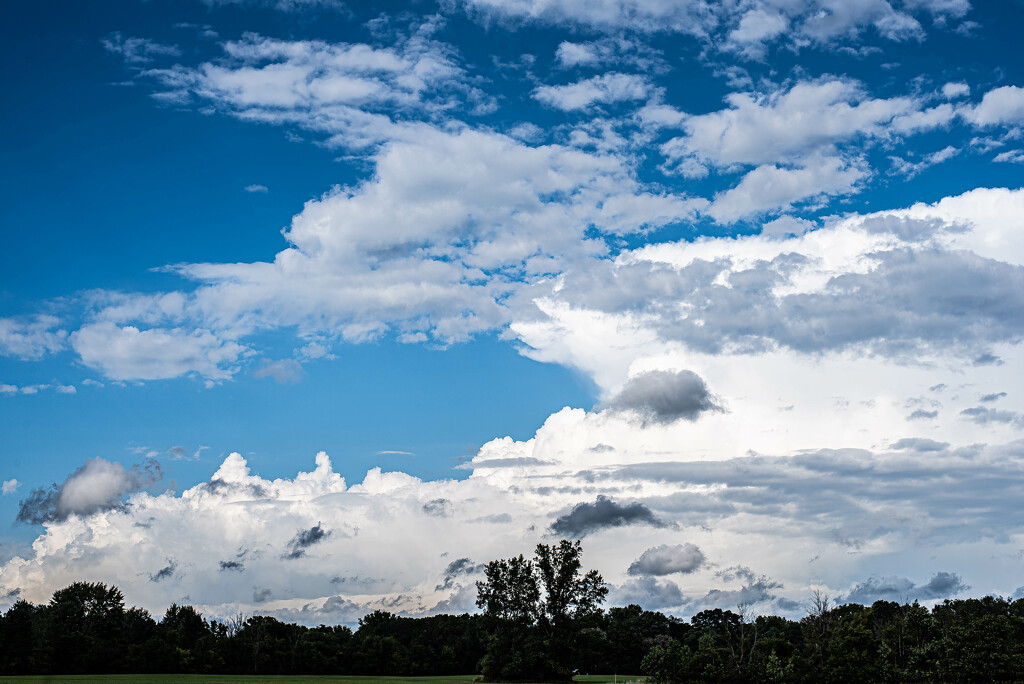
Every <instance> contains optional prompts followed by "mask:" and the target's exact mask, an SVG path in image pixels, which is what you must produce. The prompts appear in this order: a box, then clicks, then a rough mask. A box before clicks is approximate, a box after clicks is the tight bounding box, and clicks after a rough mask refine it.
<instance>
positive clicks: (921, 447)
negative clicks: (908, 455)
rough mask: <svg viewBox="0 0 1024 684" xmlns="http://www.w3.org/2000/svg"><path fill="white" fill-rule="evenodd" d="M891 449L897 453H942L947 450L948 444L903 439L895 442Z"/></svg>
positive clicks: (921, 439) (928, 440)
mask: <svg viewBox="0 0 1024 684" xmlns="http://www.w3.org/2000/svg"><path fill="white" fill-rule="evenodd" d="M892 448H893V449H896V450H898V451H903V450H909V451H921V452H928V451H942V450H943V449H948V448H949V442H937V441H935V440H934V439H926V438H924V437H904V438H903V439H900V440H897V441H896V442H895V443H894V444H893V445H892Z"/></svg>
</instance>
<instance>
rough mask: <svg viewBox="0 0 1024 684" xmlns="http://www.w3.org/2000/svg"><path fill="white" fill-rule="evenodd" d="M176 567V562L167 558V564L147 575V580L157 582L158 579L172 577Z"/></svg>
mask: <svg viewBox="0 0 1024 684" xmlns="http://www.w3.org/2000/svg"><path fill="white" fill-rule="evenodd" d="M177 569H178V565H177V563H175V562H174V561H173V560H170V559H168V561H167V565H165V566H164V567H163V568H161V569H160V570H157V571H156V572H155V573H153V574H152V575H150V576H149V581H150V582H159V581H160V580H165V579H169V578H171V577H174V572H175V571H176V570H177Z"/></svg>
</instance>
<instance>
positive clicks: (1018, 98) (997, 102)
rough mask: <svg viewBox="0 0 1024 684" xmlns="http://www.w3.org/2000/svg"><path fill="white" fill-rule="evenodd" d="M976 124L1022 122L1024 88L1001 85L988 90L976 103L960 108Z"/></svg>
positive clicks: (1023, 117)
mask: <svg viewBox="0 0 1024 684" xmlns="http://www.w3.org/2000/svg"><path fill="white" fill-rule="evenodd" d="M960 111H961V114H962V115H963V117H964V118H965V119H967V120H968V121H970V122H971V123H973V124H974V125H976V126H996V125H1000V124H1020V123H1021V122H1024V88H1018V87H1017V86H1002V87H999V88H995V89H993V90H990V91H988V92H987V93H985V95H984V96H983V97H982V98H981V102H979V103H978V104H977V105H973V106H966V107H964V108H963V109H961V110H960Z"/></svg>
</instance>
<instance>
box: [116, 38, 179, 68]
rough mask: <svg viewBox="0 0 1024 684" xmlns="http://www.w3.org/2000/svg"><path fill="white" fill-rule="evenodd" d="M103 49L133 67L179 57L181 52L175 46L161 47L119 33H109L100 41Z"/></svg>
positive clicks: (143, 39) (144, 39) (150, 41)
mask: <svg viewBox="0 0 1024 684" xmlns="http://www.w3.org/2000/svg"><path fill="white" fill-rule="evenodd" d="M101 42H102V43H103V47H104V48H106V49H107V50H108V51H109V52H112V53H114V54H115V55H120V56H121V57H122V58H123V59H124V61H125V62H126V63H127V64H129V65H133V66H137V65H141V64H148V63H149V62H152V61H153V60H154V59H156V58H160V57H180V56H181V50H180V49H178V47H177V46H175V45H161V44H160V43H157V42H155V41H152V40H149V39H148V38H131V37H125V36H122V35H121V34H120V33H119V32H114V33H111V34H110V36H108V37H107V38H104V39H103V40H102V41H101Z"/></svg>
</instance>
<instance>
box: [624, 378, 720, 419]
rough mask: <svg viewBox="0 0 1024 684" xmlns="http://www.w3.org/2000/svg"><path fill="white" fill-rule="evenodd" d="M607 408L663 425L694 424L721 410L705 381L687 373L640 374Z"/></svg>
mask: <svg viewBox="0 0 1024 684" xmlns="http://www.w3.org/2000/svg"><path fill="white" fill-rule="evenodd" d="M608 406H609V407H611V408H612V409H615V410H618V411H633V412H636V413H638V414H639V415H640V416H641V417H643V419H644V420H649V421H657V422H662V423H670V422H672V421H675V420H680V419H686V420H696V419H697V418H698V417H699V416H700V415H701V414H702V413H705V412H707V411H720V410H722V409H721V407H720V406H719V405H718V404H717V403H715V398H714V397H713V396H712V394H711V391H710V390H708V386H707V383H705V382H704V379H703V378H701V377H700V376H699V375H697V374H696V373H694V372H693V371H689V370H682V371H677V372H672V371H661V370H654V371H647V372H645V373H641V374H639V375H637V376H635V377H633V378H630V379H629V381H627V382H626V384H625V385H624V386H623V387H622V389H621V390H620V391H619V393H618V394H616V395H615V396H614V397H612V398H611V400H610V401H609V402H608Z"/></svg>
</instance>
